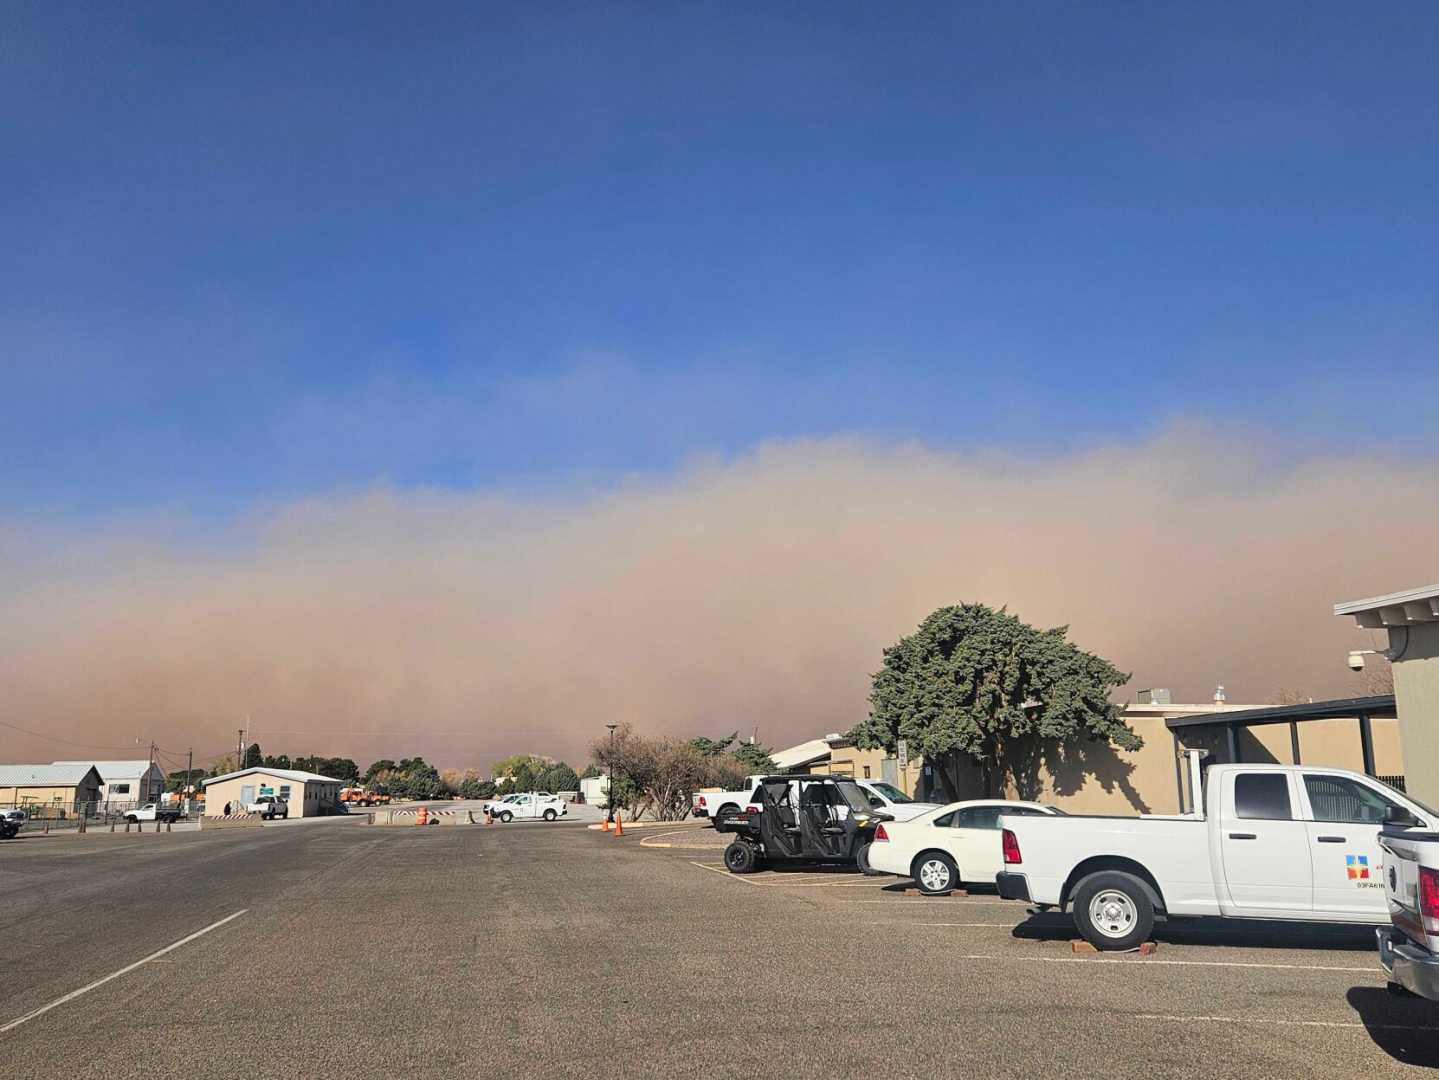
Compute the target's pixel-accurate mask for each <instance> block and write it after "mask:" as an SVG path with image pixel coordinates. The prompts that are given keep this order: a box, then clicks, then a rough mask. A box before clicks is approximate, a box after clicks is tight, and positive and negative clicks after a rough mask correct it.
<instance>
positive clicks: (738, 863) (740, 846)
mask: <svg viewBox="0 0 1439 1080" xmlns="http://www.w3.org/2000/svg"><path fill="white" fill-rule="evenodd" d="M724 865H725V869H726V870H728V871H729V872H730V873H731V874H752V873H754V872H755V871H756V870H757V869H759V852H757V851H755V849H754V845H753V844H747V843H745V842H744V841H743V840H736V841H735V842H734V843H732V844H730V846H729V847H727V848H725V849H724Z"/></svg>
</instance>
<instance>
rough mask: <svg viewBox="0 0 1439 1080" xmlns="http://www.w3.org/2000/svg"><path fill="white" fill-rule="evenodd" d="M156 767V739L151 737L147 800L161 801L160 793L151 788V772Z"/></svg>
mask: <svg viewBox="0 0 1439 1080" xmlns="http://www.w3.org/2000/svg"><path fill="white" fill-rule="evenodd" d="M154 768H155V740H154V739H151V740H150V761H149V764H147V765H146V766H145V801H146V802H159V801H160V797H159V796H158V795H155V794H153V793H152V792H151V789H150V773H151V771H152V770H153V769H154Z"/></svg>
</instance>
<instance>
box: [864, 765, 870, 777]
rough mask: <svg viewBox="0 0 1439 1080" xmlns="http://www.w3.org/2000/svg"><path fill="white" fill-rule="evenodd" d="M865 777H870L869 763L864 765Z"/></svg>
mask: <svg viewBox="0 0 1439 1080" xmlns="http://www.w3.org/2000/svg"><path fill="white" fill-rule="evenodd" d="M864 778H865V779H866V780H868V779H869V766H868V765H866V766H865V767H864Z"/></svg>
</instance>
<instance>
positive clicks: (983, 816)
mask: <svg viewBox="0 0 1439 1080" xmlns="http://www.w3.org/2000/svg"><path fill="white" fill-rule="evenodd" d="M1002 813H1004V807H1002V806H968V807H965V808H964V809H963V810H957V811H955V815H956V822H955V824H956V825H957V826H958V827H959V828H961V829H997V828H999V815H1000V814H1002Z"/></svg>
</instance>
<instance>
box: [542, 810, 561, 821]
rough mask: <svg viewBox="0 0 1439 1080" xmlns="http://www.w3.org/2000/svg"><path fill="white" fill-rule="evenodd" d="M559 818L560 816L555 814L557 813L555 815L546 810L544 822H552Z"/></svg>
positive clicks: (551, 811)
mask: <svg viewBox="0 0 1439 1080" xmlns="http://www.w3.org/2000/svg"><path fill="white" fill-rule="evenodd" d="M559 816H560V815H559V814H557V813H555V812H554V811H553V810H546V811H545V820H546V821H554V820H555V818H557V817H559Z"/></svg>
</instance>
